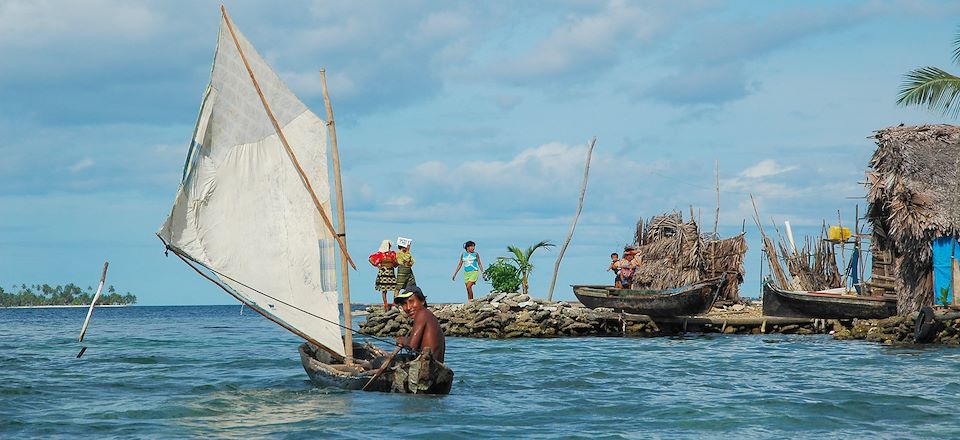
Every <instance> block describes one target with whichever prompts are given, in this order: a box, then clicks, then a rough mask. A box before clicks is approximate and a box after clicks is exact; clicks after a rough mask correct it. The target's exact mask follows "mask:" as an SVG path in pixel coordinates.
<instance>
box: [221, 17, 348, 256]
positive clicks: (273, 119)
mask: <svg viewBox="0 0 960 440" xmlns="http://www.w3.org/2000/svg"><path fill="white" fill-rule="evenodd" d="M220 12H221V13H222V14H223V18H224V20H225V21H226V22H227V29H228V30H230V36H231V37H233V43H234V44H235V45H236V46H237V51H239V52H240V59H241V60H243V65H244V66H245V67H246V68H247V73H248V74H250V80H251V81H253V87H254V88H255V89H257V95H259V96H260V103H262V104H263V109H264V110H266V112H267V117H269V118H270V123H272V124H273V129H274V130H276V132H277V136H278V137H279V138H280V143H281V144H283V148H284V149H286V150H287V154H288V155H289V156H290V160H292V161H293V166H294V168H296V169H297V173H299V174H300V178H301V179H303V184H304V185H305V186H306V187H307V192H309V193H310V198H311V199H313V204H314V206H316V208H317V211H319V212H320V217H322V218H323V222H324V224H326V225H327V229H329V230H330V233H331V234H333V235H334V237H335V238H336V239H337V243H338V244H340V252H342V253H343V254H344V255H345V256H346V258H347V262H348V263H350V266H351V267H353V268H354V269H356V268H357V265H356V264H354V263H353V259H352V258H350V254H349V253H347V243H346V242H345V241H344V240H343V237H340V236H339V235H337V232H336V231H335V230H334V229H333V224H332V223H331V222H330V217H328V216H327V213H326V212H324V210H323V205H321V204H320V199H319V198H317V193H316V192H314V191H313V186H312V185H310V179H308V178H307V174H306V173H304V171H303V167H301V166H300V161H298V160H297V155H296V154H294V153H293V149H292V148H290V144H289V143H288V142H287V138H286V136H284V135H283V130H281V129H280V123H279V122H277V118H276V117H274V116H273V111H271V110H270V105H269V104H267V98H265V97H264V96H263V91H262V90H261V89H260V83H259V82H258V81H257V77H256V76H254V74H253V69H252V68H251V67H250V62H248V61H247V56H246V55H245V54H244V53H243V48H241V47H240V40H238V39H237V34H236V32H235V31H234V30H233V22H232V21H231V20H230V16H228V15H227V8H225V7H223V5H220Z"/></svg>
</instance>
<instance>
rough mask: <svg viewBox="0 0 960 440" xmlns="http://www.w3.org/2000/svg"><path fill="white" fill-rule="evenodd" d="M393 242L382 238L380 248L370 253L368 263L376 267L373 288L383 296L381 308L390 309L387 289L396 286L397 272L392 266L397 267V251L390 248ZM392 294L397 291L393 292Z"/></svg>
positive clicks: (395, 293) (390, 304) (392, 288)
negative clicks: (375, 279) (375, 278)
mask: <svg viewBox="0 0 960 440" xmlns="http://www.w3.org/2000/svg"><path fill="white" fill-rule="evenodd" d="M392 245H393V243H390V240H383V242H381V243H380V249H379V250H377V252H374V253H373V254H370V258H369V261H370V264H372V265H373V266H374V267H376V268H377V281H376V283H375V284H374V288H375V289H376V290H377V291H379V292H380V294H381V295H382V296H383V309H384V310H390V307H391V306H392V305H393V304H392V303H388V302H387V291H388V290H394V289H396V287H397V274H396V273H395V272H394V268H395V267H397V253H396V252H394V251H392V250H390V247H391V246H392ZM393 295H394V296H396V295H397V292H394V293H393Z"/></svg>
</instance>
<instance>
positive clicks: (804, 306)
mask: <svg viewBox="0 0 960 440" xmlns="http://www.w3.org/2000/svg"><path fill="white" fill-rule="evenodd" d="M763 314H764V315H765V316H784V317H791V318H819V319H853V318H858V319H882V318H888V317H891V316H893V315H896V314H897V300H896V299H886V298H870V297H856V296H852V295H836V294H824V293H814V292H799V291H791V290H783V289H779V288H777V287H774V286H771V285H770V284H769V283H767V284H764V285H763Z"/></svg>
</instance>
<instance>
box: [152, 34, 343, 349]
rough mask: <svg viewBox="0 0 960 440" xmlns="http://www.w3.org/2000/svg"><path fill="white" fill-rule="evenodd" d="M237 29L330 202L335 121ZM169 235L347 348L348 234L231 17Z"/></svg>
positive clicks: (334, 345) (297, 328)
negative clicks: (331, 215)
mask: <svg viewBox="0 0 960 440" xmlns="http://www.w3.org/2000/svg"><path fill="white" fill-rule="evenodd" d="M233 30H234V32H235V33H236V38H237V41H238V42H239V45H240V47H241V48H242V49H243V54H244V55H245V56H246V58H247V61H248V62H249V64H250V67H251V69H252V70H253V74H254V76H255V77H256V79H257V81H258V82H259V84H260V88H261V90H262V92H263V95H264V98H265V100H266V101H267V102H268V103H269V106H270V109H271V110H272V112H273V114H274V116H275V117H276V119H277V122H278V123H279V125H280V127H281V130H282V131H283V134H284V136H285V137H286V139H287V141H288V143H289V145H290V147H291V148H292V150H293V152H294V155H295V156H296V158H297V160H298V161H299V163H300V165H301V167H302V169H303V171H304V172H305V175H306V177H307V180H309V182H310V184H311V185H312V187H313V189H314V192H315V194H316V195H317V197H318V199H319V201H320V203H321V206H322V207H323V209H324V210H325V212H330V187H329V178H328V175H327V156H326V151H327V144H326V125H325V122H324V121H323V120H321V119H320V118H319V117H317V115H315V114H313V112H311V111H310V110H309V109H308V108H307V107H306V105H304V104H303V103H302V102H301V101H300V100H299V99H298V98H297V97H296V96H295V95H294V94H293V93H292V92H291V91H290V89H288V88H287V86H286V85H285V84H284V83H283V81H281V80H280V78H279V77H278V76H277V74H276V73H274V72H273V70H272V69H271V68H270V66H268V65H267V63H266V62H265V61H264V60H263V58H261V57H260V55H259V54H258V53H257V51H256V49H254V48H253V46H252V45H251V44H250V42H248V41H247V39H246V38H245V37H244V36H243V35H242V34H241V33H240V32H239V30H238V29H236V27H235V26H234V27H233ZM157 235H159V236H160V238H161V239H162V240H163V241H164V242H165V243H166V244H167V246H169V247H170V248H171V249H172V250H174V252H176V253H178V254H180V255H183V256H185V257H186V258H188V259H190V260H192V261H193V262H195V263H199V264H200V265H202V266H204V267H206V268H207V269H209V270H210V271H211V272H213V274H214V275H215V276H216V277H217V278H219V280H220V281H221V282H222V283H223V284H225V285H226V287H228V288H229V290H232V292H231V294H233V295H235V296H236V297H237V298H238V299H240V300H242V301H243V302H245V303H247V304H248V305H250V306H251V307H254V308H256V309H258V311H260V312H261V313H264V314H265V315H267V316H268V317H269V318H270V319H272V320H274V321H276V322H277V323H278V324H280V325H282V326H284V327H286V328H287V329H289V330H291V331H293V332H295V333H297V334H299V335H301V336H303V337H305V338H306V339H308V340H310V341H312V342H314V343H318V344H320V345H322V346H324V347H326V348H328V349H329V350H331V351H333V352H336V353H338V354H340V355H343V354H344V346H343V339H342V337H341V333H340V327H339V322H340V312H339V306H338V303H337V284H336V268H335V260H334V258H335V254H334V251H335V250H336V246H337V241H336V239H335V238H334V237H333V235H332V234H331V233H330V231H329V229H327V228H326V227H325V225H324V224H323V223H322V220H321V217H320V215H319V213H318V212H317V209H316V207H315V205H314V203H313V202H312V200H311V197H310V194H309V192H308V191H307V188H306V185H305V182H304V180H303V179H302V178H301V177H300V175H299V174H298V172H297V170H296V169H295V167H294V165H293V161H292V160H291V157H290V155H289V154H288V153H287V152H286V150H285V149H284V146H283V145H282V144H281V141H280V138H279V136H278V135H277V132H276V130H275V129H274V127H273V125H272V124H271V121H270V119H269V118H268V116H267V113H266V111H265V109H264V106H263V104H262V102H261V101H260V97H259V96H258V94H257V90H256V89H255V88H254V85H253V83H252V81H251V79H250V75H249V74H248V72H247V70H246V68H245V66H244V63H243V60H242V59H241V56H240V52H239V51H238V50H237V46H236V43H235V42H234V40H233V37H232V36H231V33H230V29H229V28H228V25H227V21H226V18H223V19H221V23H220V36H219V40H218V42H217V52H216V56H215V57H214V62H213V70H212V72H211V76H210V84H209V86H208V87H207V91H206V93H205V94H204V97H203V101H202V104H201V107H200V115H199V117H198V119H197V125H196V128H195V130H194V134H193V139H192V142H191V144H190V148H189V151H188V153H187V160H186V163H185V164H184V168H183V176H182V180H181V183H180V188H179V190H178V192H177V197H176V201H175V202H174V205H173V209H172V210H171V212H170V215H169V217H167V219H166V221H165V222H164V224H163V226H162V227H161V229H160V231H159V233H158V234H157Z"/></svg>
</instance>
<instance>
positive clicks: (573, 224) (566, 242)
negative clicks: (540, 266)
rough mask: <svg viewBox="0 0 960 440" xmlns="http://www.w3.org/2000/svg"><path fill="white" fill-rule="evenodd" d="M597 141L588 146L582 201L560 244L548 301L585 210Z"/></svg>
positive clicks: (581, 194) (591, 141)
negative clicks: (581, 214) (585, 196)
mask: <svg viewBox="0 0 960 440" xmlns="http://www.w3.org/2000/svg"><path fill="white" fill-rule="evenodd" d="M596 143H597V137H596V136H594V137H593V139H590V144H589V145H588V146H587V162H586V165H584V167H583V183H582V184H581V185H580V201H579V202H577V212H576V213H575V214H574V215H573V221H572V222H570V232H568V233H567V238H566V239H565V240H563V246H560V253H559V254H558V255H557V261H556V262H555V263H553V279H551V280H550V290H549V291H548V293H547V301H553V289H554V288H555V287H557V274H558V273H559V272H560V260H562V259H563V253H564V252H566V251H567V246H568V245H570V239H572V238H573V231H574V229H576V228H577V219H578V218H580V211H582V210H583V197H584V195H586V193H587V178H588V177H589V176H590V158H591V157H593V146H594V145H595V144H596Z"/></svg>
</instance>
